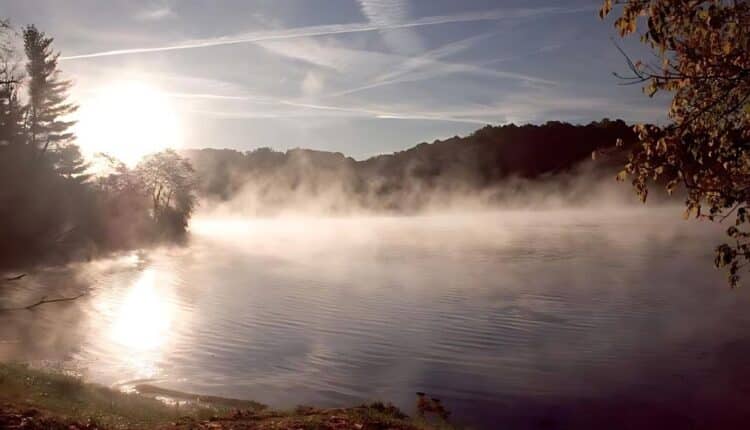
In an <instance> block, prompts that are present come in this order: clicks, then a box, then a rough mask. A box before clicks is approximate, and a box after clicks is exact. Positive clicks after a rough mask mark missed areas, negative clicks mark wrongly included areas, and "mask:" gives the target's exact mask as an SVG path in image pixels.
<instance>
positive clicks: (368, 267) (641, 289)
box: [0, 209, 750, 428]
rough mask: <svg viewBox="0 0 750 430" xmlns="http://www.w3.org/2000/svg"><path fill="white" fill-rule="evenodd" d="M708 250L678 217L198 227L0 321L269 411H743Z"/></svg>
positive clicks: (101, 377) (25, 344) (493, 419)
mask: <svg viewBox="0 0 750 430" xmlns="http://www.w3.org/2000/svg"><path fill="white" fill-rule="evenodd" d="M717 240H719V237H718V236H717V235H716V230H715V229H709V228H707V227H702V226H700V225H696V224H695V223H686V222H684V221H682V219H681V218H680V217H679V210H677V209H674V210H667V209H664V210H659V211H650V212H643V211H634V210H626V211H612V212H606V211H605V212H602V211H597V212H596V213H593V212H591V211H546V212H545V211H542V212H505V213H482V214H464V215H444V216H424V217H383V218H366V217H362V218H345V219H304V218H299V219H295V218H285V219H276V220H238V219H234V220H227V219H211V218H202V219H197V220H196V221H195V222H194V223H193V226H192V234H191V239H190V241H189V243H188V245H187V246H185V247H175V248H169V249H159V250H153V251H143V252H140V253H132V254H127V255H123V256H118V257H116V258H112V259H106V260H99V261H94V262H90V263H83V264H77V265H72V266H70V267H66V268H51V269H47V270H42V271H39V272H38V273H34V274H32V275H31V276H28V277H27V278H25V279H24V280H22V281H19V282H17V283H13V284H8V286H7V287H4V288H6V295H5V296H4V302H5V306H7V305H10V304H15V303H17V304H20V303H27V302H33V301H35V300H36V299H38V297H39V296H40V295H43V294H49V295H50V297H52V296H55V295H66V294H75V293H77V292H79V291H88V292H89V294H88V295H87V296H86V297H85V298H83V299H80V300H78V301H77V302H75V303H73V304H60V305H46V306H43V307H40V308H37V310H35V311H33V312H15V313H13V314H6V315H0V341H1V342H2V343H0V359H23V360H34V361H36V362H43V363H46V364H47V365H53V366H62V367H64V368H66V369H75V370H76V371H78V372H81V373H82V374H83V375H85V376H86V377H87V378H89V379H91V380H94V381H97V382H101V383H104V384H107V385H123V386H127V385H128V384H133V383H134V382H140V381H144V380H147V381H150V383H152V384H155V385H160V386H163V387H166V388H171V389H178V390H184V391H188V392H200V393H205V394H212V395H220V396H229V397H239V398H250V399H254V400H258V401H261V402H264V403H269V404H271V405H273V406H278V407H285V406H291V405H295V404H315V405H323V406H327V405H330V406H337V405H351V404H355V403H358V402H362V401H366V400H375V399H384V400H390V401H393V402H395V403H396V404H398V405H399V406H401V407H403V408H404V409H406V410H411V409H412V406H413V403H414V392H415V391H425V392H427V393H429V394H431V395H433V396H436V397H440V398H441V399H443V401H444V402H445V403H446V404H447V405H448V407H449V408H451V409H453V410H454V413H455V415H456V418H457V419H458V420H459V421H462V422H467V423H472V424H474V425H477V426H480V427H486V428H494V427H495V426H496V425H501V424H507V425H509V426H511V428H537V427H538V428H558V427H560V428H564V427H566V426H568V425H573V424H574V423H577V424H580V423H584V424H585V423H589V422H597V420H600V421H602V420H607V419H608V418H606V417H607V414H611V413H615V412H618V413H620V414H621V415H622V417H623V419H626V420H631V421H633V422H646V423H652V424H653V423H655V422H660V421H664V422H667V423H672V424H674V423H680V424H686V425H696V424H697V425H701V423H704V424H705V423H709V422H710V423H716V422H721V420H736V419H744V418H745V413H744V412H743V409H744V408H742V407H740V406H739V405H740V404H742V403H743V402H746V401H747V400H748V397H750V396H749V393H750V383H745V382H744V380H746V379H747V378H746V377H747V376H750V371H748V368H747V366H746V365H745V364H744V363H745V361H747V360H746V359H747V358H750V354H748V352H750V347H747V346H746V345H748V341H747V340H746V338H747V337H748V333H750V332H749V331H748V329H750V312H748V309H750V308H749V307H748V305H750V297H749V296H748V294H746V293H745V290H730V289H728V288H727V286H726V284H725V281H724V275H723V274H722V273H721V272H717V271H715V270H714V269H713V268H712V266H711V262H712V258H713V255H712V248H713V246H714V245H715V243H716V241H717ZM735 403H736V404H735ZM722 417H723V418H722ZM738 417H739V418H738ZM639 420H641V421H639ZM717 420H718V421H717ZM614 422H615V423H618V422H620V421H618V420H615V421H614ZM623 422H624V421H623ZM728 422H730V421H728ZM731 422H733V421H731Z"/></svg>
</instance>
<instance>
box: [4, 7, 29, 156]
mask: <svg viewBox="0 0 750 430" xmlns="http://www.w3.org/2000/svg"><path fill="white" fill-rule="evenodd" d="M12 33H13V31H12V29H11V28H10V25H9V24H8V22H7V21H3V20H0V145H10V144H14V143H21V142H22V141H23V118H24V112H25V108H24V106H23V105H22V103H21V102H20V100H19V97H18V91H19V87H20V84H21V81H22V75H21V72H20V70H19V65H18V64H19V63H18V58H16V53H15V49H14V47H13V40H12V37H11V35H12Z"/></svg>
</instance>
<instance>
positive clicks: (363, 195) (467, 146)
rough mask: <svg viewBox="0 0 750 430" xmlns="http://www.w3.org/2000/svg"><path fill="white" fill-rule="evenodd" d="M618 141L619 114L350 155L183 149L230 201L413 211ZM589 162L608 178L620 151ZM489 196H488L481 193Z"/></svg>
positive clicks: (208, 193)
mask: <svg viewBox="0 0 750 430" xmlns="http://www.w3.org/2000/svg"><path fill="white" fill-rule="evenodd" d="M617 139H622V140H623V141H624V142H625V144H626V146H628V147H629V146H631V145H632V143H633V142H634V140H635V135H634V132H633V130H632V127H631V126H629V125H628V124H626V123H625V122H624V121H622V120H614V121H612V120H608V119H604V120H602V121H597V122H592V123H589V124H587V125H572V124H568V123H562V122H557V121H553V122H548V123H545V124H543V125H523V126H516V125H513V124H511V125H504V126H494V127H493V126H486V127H484V128H481V129H479V130H477V131H475V132H474V133H472V134H471V135H469V136H466V137H458V136H456V137H452V138H449V139H446V140H436V141H435V142H433V143H420V144H418V145H416V146H414V147H412V148H409V149H407V150H404V151H399V152H396V153H393V154H386V155H378V156H375V157H371V158H368V159H366V160H362V161H357V160H354V159H353V158H350V157H346V156H345V155H344V154H341V153H338V152H326V151H316V150H311V149H291V150H288V151H286V152H279V151H274V150H272V149H269V148H260V149H256V150H253V151H248V152H245V153H242V152H239V151H236V150H231V149H200V150H185V151H184V154H185V155H186V156H187V157H188V158H189V159H190V160H191V161H192V162H193V164H194V166H195V168H196V171H197V172H198V175H199V178H200V190H201V193H202V194H203V195H204V196H205V197H208V198H213V199H218V200H231V199H233V198H235V197H237V196H240V195H242V196H243V197H244V198H245V199H249V200H252V203H253V205H254V208H256V209H260V210H262V211H273V210H274V209H275V208H282V207H293V206H299V205H300V204H310V205H317V206H318V207H323V210H324V211H328V212H342V211H348V210H349V209H350V208H351V207H355V208H362V209H367V210H386V211H417V210H420V209H422V208H424V207H425V206H427V205H430V204H431V203H434V201H435V197H436V196H440V198H444V197H446V196H447V195H461V194H464V195H465V194H466V193H478V192H487V191H488V190H490V191H491V190H493V189H496V188H497V187H499V186H501V185H502V184H504V183H506V182H508V181H510V180H511V179H513V180H519V179H521V180H525V181H534V180H538V179H541V178H548V177H550V176H555V175H561V174H565V173H568V172H572V171H573V170H575V169H578V168H579V166H580V165H581V163H583V162H584V161H585V160H591V154H592V153H593V152H594V151H602V150H607V149H610V148H614V146H615V143H616V141H617ZM605 152H607V153H609V154H610V155H608V156H605V157H601V158H600V160H598V161H597V162H595V163H593V165H592V166H591V167H590V168H589V170H592V169H593V171H595V172H596V174H599V175H605V174H606V175H607V176H608V177H610V178H611V177H613V176H614V173H616V171H617V170H618V169H619V168H621V167H622V165H623V164H624V161H625V159H626V154H627V151H615V150H609V151H605ZM488 198H489V199H490V200H492V199H493V197H492V196H488Z"/></svg>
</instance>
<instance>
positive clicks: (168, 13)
mask: <svg viewBox="0 0 750 430" xmlns="http://www.w3.org/2000/svg"><path fill="white" fill-rule="evenodd" d="M170 3H171V2H169V1H160V2H158V3H155V4H152V5H150V6H149V7H147V8H144V9H142V10H140V11H138V12H137V13H136V14H135V18H136V19H138V20H141V21H160V20H163V19H167V18H173V17H175V16H177V14H176V13H175V12H174V10H173V9H172V6H171V4H170Z"/></svg>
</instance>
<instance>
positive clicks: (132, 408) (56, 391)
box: [0, 364, 223, 428]
mask: <svg viewBox="0 0 750 430" xmlns="http://www.w3.org/2000/svg"><path fill="white" fill-rule="evenodd" d="M0 400H1V401H3V402H5V403H10V404H12V405H14V406H16V407H19V408H26V407H28V408H37V409H39V410H41V411H44V412H47V413H49V414H53V415H56V416H59V417H61V418H64V419H69V420H75V421H82V422H91V423H94V424H96V425H99V426H102V427H105V428H149V427H153V426H156V425H159V424H163V423H167V422H170V421H173V420H175V419H177V418H179V417H181V416H185V415H188V416H191V417H195V418H198V419H200V418H209V417H210V416H212V415H214V414H216V413H217V412H223V411H222V410H221V406H218V407H210V408H209V407H203V406H199V405H195V404H189V405H181V406H179V407H178V406H170V405H167V404H165V403H164V402H161V401H159V400H156V399H154V398H150V397H146V396H141V395H138V394H132V393H131V394H129V393H122V392H120V391H117V390H112V389H110V388H107V387H104V386H101V385H96V384H88V383H84V382H83V381H81V379H79V378H76V377H73V376H69V375H64V374H61V373H54V372H48V371H43V370H37V369H32V368H29V367H27V366H25V365H21V364H0Z"/></svg>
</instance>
